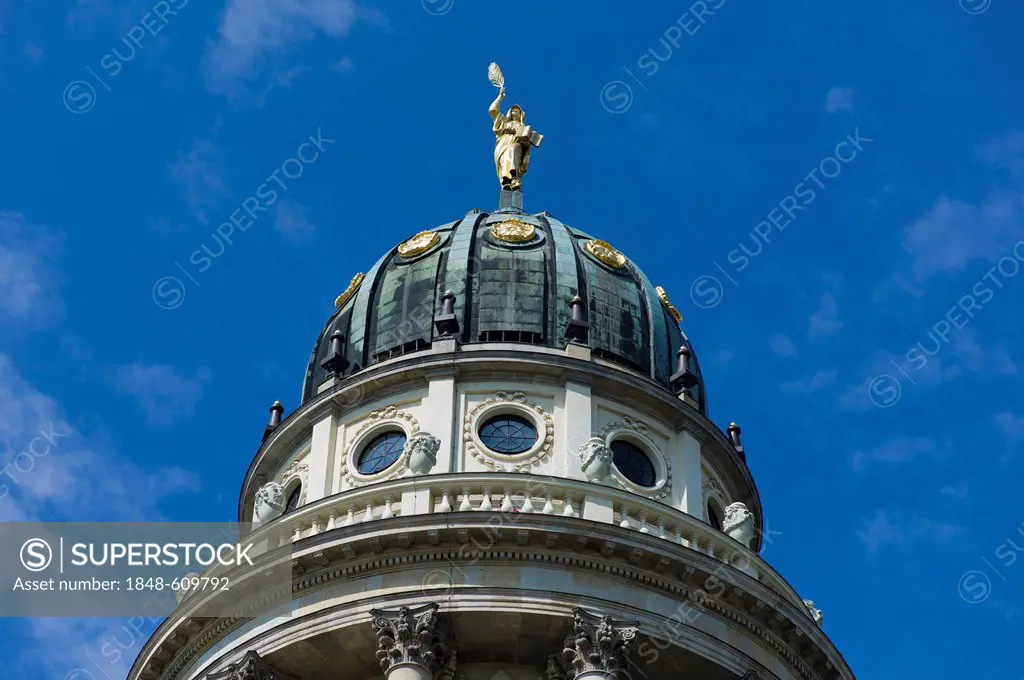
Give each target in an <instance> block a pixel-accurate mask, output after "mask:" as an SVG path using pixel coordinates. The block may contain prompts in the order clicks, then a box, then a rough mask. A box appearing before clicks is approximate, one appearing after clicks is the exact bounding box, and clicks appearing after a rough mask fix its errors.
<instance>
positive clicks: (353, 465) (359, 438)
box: [341, 406, 420, 489]
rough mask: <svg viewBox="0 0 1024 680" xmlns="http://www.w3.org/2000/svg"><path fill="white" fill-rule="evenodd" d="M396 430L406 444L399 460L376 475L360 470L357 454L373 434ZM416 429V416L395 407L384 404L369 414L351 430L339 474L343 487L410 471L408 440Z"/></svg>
mask: <svg viewBox="0 0 1024 680" xmlns="http://www.w3.org/2000/svg"><path fill="white" fill-rule="evenodd" d="M396 430H401V431H402V432H403V433H404V434H405V439H406V444H407V445H406V446H405V447H404V448H403V449H402V454H401V455H400V456H399V457H398V460H396V461H395V462H394V463H392V464H391V465H389V466H388V467H386V468H384V469H383V470H381V471H380V472H378V473H376V474H372V475H364V474H362V473H361V472H359V468H358V461H359V454H360V453H362V451H363V449H364V448H365V447H366V445H367V444H369V443H370V442H371V441H372V440H373V439H374V438H375V437H378V436H379V435H382V434H384V433H385V432H394V431H396ZM419 431H420V424H419V421H418V420H416V417H415V416H414V415H412V414H411V413H408V412H406V411H400V410H399V409H398V407H396V406H387V407H385V408H382V409H378V410H376V411H373V412H371V413H369V414H368V415H367V416H366V418H364V419H363V420H362V421H361V422H360V423H359V425H358V426H357V427H356V429H355V431H354V432H353V433H352V439H351V441H350V442H349V445H348V451H347V452H346V453H345V470H344V471H343V472H342V475H341V476H342V479H343V480H344V481H345V483H346V486H347V487H348V488H350V489H351V488H356V487H360V486H366V485H367V484H374V483H376V482H382V481H384V480H386V479H394V478H396V477H402V476H403V475H405V474H406V473H407V472H408V471H409V447H408V441H409V440H410V439H412V436H413V435H414V434H416V433H417V432H419Z"/></svg>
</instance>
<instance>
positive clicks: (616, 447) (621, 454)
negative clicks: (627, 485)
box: [611, 439, 658, 489]
mask: <svg viewBox="0 0 1024 680" xmlns="http://www.w3.org/2000/svg"><path fill="white" fill-rule="evenodd" d="M611 450H612V461H613V462H614V463H615V468H616V469H617V470H618V471H619V473H621V474H622V476H623V477H625V478H626V479H628V480H629V481H631V482H633V483H634V484H636V485H637V486H642V487H645V488H648V489H649V488H652V487H653V486H654V485H655V484H656V483H657V481H658V473H657V470H656V469H655V467H654V463H652V462H651V458H650V456H648V455H647V454H646V453H645V452H644V450H643V449H641V448H640V447H639V446H637V445H636V444H633V443H632V442H628V441H625V440H623V439H617V440H615V441H613V442H612V444H611Z"/></svg>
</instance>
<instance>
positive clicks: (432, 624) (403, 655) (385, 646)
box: [370, 604, 446, 677]
mask: <svg viewBox="0 0 1024 680" xmlns="http://www.w3.org/2000/svg"><path fill="white" fill-rule="evenodd" d="M437 610H438V605H436V604H428V605H424V606H422V607H417V608H415V609H410V608H409V607H401V608H399V609H397V610H394V609H392V610H380V609H375V610H373V611H372V612H370V615H371V616H372V617H373V630H374V632H375V633H376V634H377V647H378V649H377V659H378V660H380V667H381V669H382V670H383V671H384V672H385V673H387V672H388V670H389V669H390V668H392V667H393V666H396V665H398V664H402V663H411V664H417V665H419V666H422V667H423V668H424V669H426V670H427V671H428V672H429V673H430V675H431V677H433V676H434V674H435V673H437V671H438V669H439V668H440V667H441V664H442V663H443V662H444V660H445V656H446V654H445V651H446V650H445V646H444V643H443V641H442V639H441V635H440V626H439V625H438V624H439V619H440V615H439V614H438V611H437Z"/></svg>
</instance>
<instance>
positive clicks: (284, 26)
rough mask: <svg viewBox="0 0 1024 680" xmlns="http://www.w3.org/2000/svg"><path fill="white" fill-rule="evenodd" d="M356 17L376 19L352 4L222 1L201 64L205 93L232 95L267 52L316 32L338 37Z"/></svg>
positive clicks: (350, 0) (334, 0)
mask: <svg viewBox="0 0 1024 680" xmlns="http://www.w3.org/2000/svg"><path fill="white" fill-rule="evenodd" d="M361 18H370V19H375V18H379V15H376V14H375V13H373V12H371V11H368V10H365V9H363V8H361V7H359V6H357V5H356V3H355V2H354V0H228V4H227V8H226V9H225V10H224V14H223V16H222V17H221V22H220V30H219V34H218V36H217V40H216V42H215V43H214V45H213V47H212V48H211V50H210V52H209V54H208V55H207V60H206V72H207V77H208V82H209V84H210V87H211V89H213V90H214V91H216V92H224V93H227V94H232V93H233V92H234V90H235V89H236V87H237V84H238V82H239V81H245V80H248V79H249V78H250V77H252V76H253V74H254V72H255V70H256V69H257V67H258V66H259V65H260V63H261V62H262V61H263V60H264V59H265V58H266V56H267V55H270V54H279V53H281V52H283V51H285V50H287V48H288V47H289V46H290V45H292V44H294V43H297V42H300V41H304V40H309V39H311V38H313V37H315V36H316V35H318V34H323V35H325V36H328V37H330V38H343V37H345V36H346V35H348V32H349V30H350V29H351V28H352V25H353V24H354V23H355V22H356V21H357V20H359V19H361Z"/></svg>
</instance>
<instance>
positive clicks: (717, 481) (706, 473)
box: [700, 465, 729, 529]
mask: <svg viewBox="0 0 1024 680" xmlns="http://www.w3.org/2000/svg"><path fill="white" fill-rule="evenodd" d="M700 473H701V477H702V479H701V492H702V496H701V514H702V515H703V517H704V521H705V522H707V523H708V524H709V525H710V524H711V517H710V516H709V515H708V503H709V502H710V501H712V500H713V501H715V503H716V504H717V505H718V515H719V517H720V518H721V519H722V521H723V522H724V521H725V508H726V506H728V505H729V499H728V496H726V493H725V487H724V485H723V484H722V481H721V478H720V477H719V476H718V473H717V472H715V471H714V470H713V469H711V468H710V467H709V466H707V465H701V466H700ZM712 526H713V525H712ZM714 528H715V529H721V528H722V527H720V526H719V527H714Z"/></svg>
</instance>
